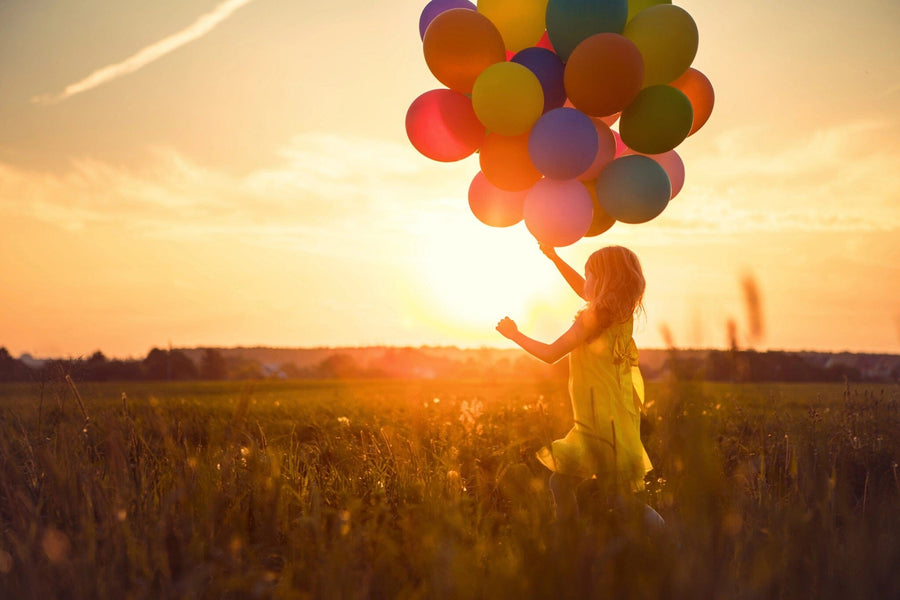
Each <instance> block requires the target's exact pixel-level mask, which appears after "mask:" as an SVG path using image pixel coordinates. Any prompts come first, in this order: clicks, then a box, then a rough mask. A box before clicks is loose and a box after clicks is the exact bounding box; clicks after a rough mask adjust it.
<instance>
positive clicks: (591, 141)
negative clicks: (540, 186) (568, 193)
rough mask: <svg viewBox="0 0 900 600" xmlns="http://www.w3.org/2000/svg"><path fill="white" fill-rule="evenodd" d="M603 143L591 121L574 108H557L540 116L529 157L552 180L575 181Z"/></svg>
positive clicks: (535, 127)
mask: <svg viewBox="0 0 900 600" xmlns="http://www.w3.org/2000/svg"><path fill="white" fill-rule="evenodd" d="M599 146H600V139H599V138H598V137H597V128H596V127H595V126H594V122H593V121H591V118H590V117H589V116H587V115H586V114H584V113H583V112H581V111H580V110H578V109H575V108H566V107H563V108H555V109H553V110H551V111H550V112H548V113H546V114H544V115H542V116H541V118H540V119H538V120H537V122H536V123H535V124H534V126H533V127H532V128H531V133H530V134H529V136H528V156H529V157H530V158H531V162H532V163H533V164H534V166H535V167H536V168H537V170H538V171H540V172H541V173H543V174H544V175H545V176H547V177H549V178H550V179H575V178H576V177H578V176H579V175H581V174H582V173H584V172H585V171H587V170H588V168H589V167H590V166H591V164H593V162H594V158H596V156H597V149H598V148H599Z"/></svg>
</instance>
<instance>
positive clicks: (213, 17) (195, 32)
mask: <svg viewBox="0 0 900 600" xmlns="http://www.w3.org/2000/svg"><path fill="white" fill-rule="evenodd" d="M252 1H253V0H226V1H225V2H223V3H221V4H219V5H218V6H216V7H215V8H214V9H213V10H212V11H211V12H209V13H206V14H205V15H202V16H201V17H200V18H199V19H197V20H196V21H194V23H193V24H191V25H190V26H188V27H187V28H185V29H182V30H181V31H179V32H177V33H174V34H172V35H170V36H168V37H166V38H163V39H162V40H160V41H158V42H156V43H154V44H151V45H149V46H147V47H145V48H142V49H140V50H138V51H137V52H136V53H135V54H133V55H131V56H130V57H128V58H126V59H125V60H123V61H122V62H118V63H115V64H112V65H107V66H105V67H102V68H100V69H97V70H96V71H94V72H93V73H91V74H90V75H88V76H87V77H85V78H84V79H82V80H80V81H76V82H75V83H72V84H69V85H67V86H66V87H65V89H64V90H63V91H62V92H60V93H58V94H44V95H40V96H35V97H34V98H32V102H33V103H35V104H45V105H47V104H56V103H58V102H62V101H63V100H66V99H68V98H71V97H72V96H74V95H76V94H80V93H82V92H86V91H88V90H91V89H94V88H95V87H97V86H100V85H103V84H104V83H109V82H110V81H112V80H114V79H118V78H119V77H122V76H124V75H128V74H129V73H134V72H135V71H137V70H138V69H141V68H143V67H145V66H147V65H149V64H150V63H152V62H154V61H156V60H158V59H160V58H162V57H163V56H165V55H166V54H169V53H170V52H174V51H175V50H177V49H178V48H180V47H182V46H184V45H185V44H188V43H190V42H193V41H194V40H197V39H199V38H201V37H203V36H204V35H206V34H207V33H209V32H210V31H212V30H213V29H215V27H216V26H218V25H219V24H220V23H222V22H223V21H225V20H226V19H227V18H228V17H230V16H231V15H232V14H233V13H234V12H235V11H236V10H237V9H239V8H241V7H242V6H246V5H247V4H250V2H252Z"/></svg>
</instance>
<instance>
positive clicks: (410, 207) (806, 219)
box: [0, 124, 900, 253]
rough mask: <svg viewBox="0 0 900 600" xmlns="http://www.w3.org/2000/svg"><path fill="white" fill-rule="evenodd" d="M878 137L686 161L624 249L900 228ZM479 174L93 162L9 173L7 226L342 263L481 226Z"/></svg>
mask: <svg viewBox="0 0 900 600" xmlns="http://www.w3.org/2000/svg"><path fill="white" fill-rule="evenodd" d="M872 127H877V124H853V125H848V126H844V127H834V128H831V129H828V130H823V131H822V132H821V133H819V134H817V135H815V136H812V137H810V138H808V139H796V140H794V141H792V142H790V143H784V144H782V145H781V146H780V147H774V148H766V145H765V143H764V140H765V136H764V133H760V132H758V131H757V132H754V131H750V130H742V131H734V132H731V133H729V134H727V135H722V136H720V137H719V138H717V139H715V140H712V141H711V142H710V146H711V147H710V148H709V149H707V150H705V151H704V152H700V153H697V155H696V156H690V155H688V156H686V158H685V162H686V164H687V171H688V185H687V186H686V187H685V191H684V192H683V193H682V194H681V195H679V196H678V197H677V198H676V199H675V200H673V201H672V203H671V205H670V206H669V207H668V208H667V209H666V211H665V212H664V213H663V214H662V215H661V216H660V217H659V218H657V219H655V220H654V221H651V222H650V223H646V224H642V225H639V226H626V225H621V226H617V227H616V228H614V232H615V234H616V235H617V236H624V238H626V239H623V240H622V241H623V243H628V242H629V240H630V239H631V238H630V237H629V236H633V237H634V240H638V239H639V240H640V241H641V242H642V243H650V240H656V241H657V242H658V243H659V244H663V245H669V244H678V243H679V242H680V241H685V242H695V241H696V240H697V239H698V238H697V236H698V235H702V236H715V235H721V236H728V235H731V234H733V233H742V232H743V233H746V232H750V233H753V232H760V233H777V232H820V231H821V232H829V231H830V232H840V231H862V232H866V231H892V230H897V229H900V208H898V206H897V204H896V198H897V197H900V180H897V179H896V178H894V177H892V176H891V174H892V173H893V170H892V169H893V166H894V165H896V164H898V162H900V153H898V152H897V151H895V150H891V148H889V147H888V148H887V149H883V148H882V149H878V148H876V147H870V146H867V145H866V144H865V143H864V142H862V141H861V140H864V139H868V138H869V137H870V136H868V132H869V131H870V128H872ZM477 170H478V166H477V159H476V158H474V157H472V158H469V159H466V160H464V161H460V162H458V163H434V162H432V161H429V160H427V159H425V158H423V157H422V156H421V155H419V154H418V153H416V151H415V150H414V149H413V148H412V147H410V146H409V144H407V143H405V142H401V141H387V140H377V139H371V138H366V137H362V136H350V135H339V134H330V133H306V134H303V135H300V136H297V137H295V138H294V139H293V140H292V142H291V143H290V144H288V145H287V146H286V147H285V148H284V149H283V150H282V151H281V153H280V155H279V159H278V161H277V162H276V163H275V164H273V165H271V166H268V167H266V168H263V169H258V170H255V171H251V172H249V173H244V174H234V173H230V172H228V171H224V170H217V169H210V168H207V167H205V166H203V165H200V164H197V163H196V162H194V161H192V160H190V159H189V158H187V157H185V156H184V155H181V154H179V153H178V152H176V151H173V150H171V149H156V150H154V151H153V152H152V154H151V157H150V160H148V161H147V163H146V166H145V167H144V168H141V169H123V168H118V167H114V166H111V165H109V164H106V163H102V162H99V161H95V160H89V159H81V160H77V161H74V162H73V163H72V166H71V168H70V169H68V170H67V171H65V172H63V173H61V174H50V173H41V172H31V171H26V170H22V169H18V168H15V167H12V166H9V165H3V164H2V163H0V219H2V215H3V214H4V213H6V214H13V213H15V214H19V215H26V216H27V217H28V218H31V219H37V220H40V221H42V222H44V223H49V224H52V225H53V226H55V227H62V228H66V229H69V230H85V229H89V228H91V227H115V228H119V229H122V230H125V231H128V232H133V233H134V235H136V236H140V237H145V238H146V237H152V238H154V239H170V240H172V239H184V240H187V239H195V238H198V237H209V236H240V238H241V239H244V240H250V241H253V242H254V243H257V244H261V245H267V246H290V247H300V246H298V244H301V245H302V247H303V249H304V250H307V251H321V252H329V253H331V252H341V251H342V250H341V246H342V245H343V246H347V248H348V249H347V250H346V252H348V253H350V252H353V251H356V250H358V248H360V247H365V246H366V244H378V245H379V246H384V247H390V248H400V247H401V246H402V245H404V244H406V245H407V246H410V245H412V246H415V244H416V243H418V242H420V241H422V240H423V239H425V238H426V237H427V236H429V235H430V234H433V233H434V232H435V231H436V228H440V229H441V230H447V231H457V232H463V231H469V229H467V228H468V227H471V228H478V227H481V225H480V224H479V223H478V222H477V221H476V220H475V219H474V218H473V217H472V216H471V214H470V212H469V208H468V205H467V201H466V194H467V189H468V183H469V181H470V179H471V177H472V176H473V174H474V173H476V172H477ZM23 199H24V200H23ZM517 227H520V228H521V227H522V226H521V225H520V226H517ZM472 231H477V232H478V233H480V232H481V231H480V230H475V229H473V230H472ZM488 233H491V234H497V235H499V234H498V232H495V231H489V232H488ZM351 248H352V249H351ZM315 249H318V250H315Z"/></svg>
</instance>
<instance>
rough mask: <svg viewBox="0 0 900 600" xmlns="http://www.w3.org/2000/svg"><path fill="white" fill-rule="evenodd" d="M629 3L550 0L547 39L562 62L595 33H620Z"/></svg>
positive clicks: (613, 0)
mask: <svg viewBox="0 0 900 600" xmlns="http://www.w3.org/2000/svg"><path fill="white" fill-rule="evenodd" d="M627 21H628V0H550V1H549V2H548V3H547V36H548V37H549V38H550V43H551V44H552V45H553V49H554V50H556V53H557V54H559V57H560V58H562V59H563V60H564V61H565V60H569V55H570V54H572V51H573V50H574V49H575V46H577V45H578V44H579V43H580V42H581V41H582V40H584V39H587V38H589V37H591V36H592V35H594V34H595V33H622V31H623V30H624V29H625V23H626V22H627Z"/></svg>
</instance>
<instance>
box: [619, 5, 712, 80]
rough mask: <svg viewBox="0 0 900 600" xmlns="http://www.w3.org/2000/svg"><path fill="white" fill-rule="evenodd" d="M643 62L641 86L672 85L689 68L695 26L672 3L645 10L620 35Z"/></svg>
mask: <svg viewBox="0 0 900 600" xmlns="http://www.w3.org/2000/svg"><path fill="white" fill-rule="evenodd" d="M622 35H624V36H625V37H626V38H628V39H629V40H631V41H632V42H634V45H635V46H637V47H638V50H640V51H641V56H642V57H643V59H644V87H649V86H651V85H659V84H664V83H671V82H672V81H675V80H676V79H678V78H679V77H681V76H682V75H683V74H684V72H685V71H687V70H688V68H690V66H691V63H692V62H694V57H695V56H696V55H697V43H698V41H699V40H698V38H699V34H698V32H697V24H696V23H694V19H693V18H691V15H689V14H688V13H687V11H686V10H684V9H683V8H681V7H679V6H675V5H674V4H657V5H656V6H651V7H649V8H645V9H644V10H642V11H641V12H639V13H638V14H637V15H635V17H634V18H633V19H632V20H631V21H629V23H628V24H627V25H626V26H625V31H623V32H622Z"/></svg>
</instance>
